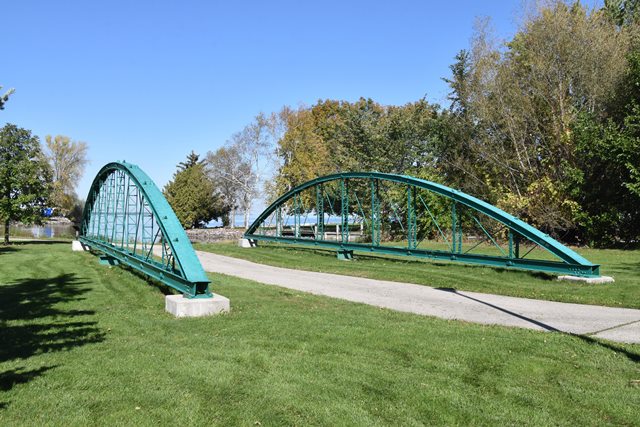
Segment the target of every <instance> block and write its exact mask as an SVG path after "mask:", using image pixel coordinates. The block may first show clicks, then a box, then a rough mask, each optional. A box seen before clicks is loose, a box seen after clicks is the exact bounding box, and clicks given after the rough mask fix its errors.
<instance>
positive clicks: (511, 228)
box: [245, 172, 600, 277]
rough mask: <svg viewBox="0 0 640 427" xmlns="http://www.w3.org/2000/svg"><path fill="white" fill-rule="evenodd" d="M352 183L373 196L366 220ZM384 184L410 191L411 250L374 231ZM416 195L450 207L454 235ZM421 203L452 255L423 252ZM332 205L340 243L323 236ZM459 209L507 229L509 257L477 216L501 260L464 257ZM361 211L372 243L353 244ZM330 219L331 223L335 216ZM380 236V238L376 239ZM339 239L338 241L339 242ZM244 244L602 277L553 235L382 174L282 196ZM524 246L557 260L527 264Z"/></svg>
mask: <svg viewBox="0 0 640 427" xmlns="http://www.w3.org/2000/svg"><path fill="white" fill-rule="evenodd" d="M354 181H357V182H360V184H359V187H360V188H363V185H362V182H363V181H364V182H365V183H368V184H367V185H365V186H364V187H368V188H370V191H369V192H368V193H367V194H366V198H365V200H367V203H368V206H369V208H370V209H369V211H370V212H369V213H368V214H365V212H364V209H363V207H362V204H361V203H360V199H358V197H357V194H356V195H355V199H354V198H353V197H351V199H350V194H351V193H350V190H349V188H350V183H351V182H354ZM331 183H333V184H334V189H336V193H337V196H335V197H334V202H335V203H333V204H332V203H331V198H329V197H326V196H327V195H326V194H325V191H324V187H325V186H327V185H328V184H331ZM381 183H393V184H396V185H400V186H403V187H405V188H406V198H405V200H406V209H405V210H404V211H403V213H404V215H403V217H404V218H403V219H404V223H405V224H406V234H407V238H406V240H407V244H406V246H404V247H395V246H392V245H387V244H382V243H381V242H380V230H379V229H378V230H377V231H376V228H379V226H380V222H381V218H380V215H381V212H380V205H381V200H380V185H381ZM314 189H315V193H316V202H315V206H314V207H313V209H307V208H305V207H302V208H301V205H300V203H301V202H300V200H301V194H303V193H304V192H306V193H307V199H313V197H309V195H308V193H309V190H311V192H313V190H314ZM416 189H418V190H426V191H427V192H428V193H430V194H432V195H437V196H439V197H442V198H444V199H446V200H448V201H449V203H450V205H451V207H452V213H451V214H452V215H451V221H450V222H451V233H450V234H448V236H447V234H445V233H444V232H443V231H442V228H441V227H440V226H439V225H438V222H437V220H436V218H435V216H434V215H433V212H432V210H433V209H430V208H429V206H428V203H425V201H424V199H423V198H422V196H421V195H420V194H416ZM383 196H384V195H383ZM361 197H362V196H361ZM355 201H357V204H358V205H359V206H358V207H357V208H356V207H355V206H354V202H355ZM325 202H329V206H327V203H325ZM418 202H420V203H422V205H423V207H424V208H425V209H424V210H423V211H424V212H426V213H428V215H429V216H430V217H431V219H432V220H433V221H432V222H433V223H434V224H435V226H436V227H437V230H438V232H439V234H440V235H441V236H442V238H443V239H444V240H447V243H449V244H450V245H451V246H450V249H448V250H439V249H424V248H421V247H420V245H419V242H418V239H417V236H418V221H417V219H418V218H417V213H416V212H417V211H416V204H418ZM332 205H339V206H340V212H339V213H338V212H334V213H335V214H336V217H338V222H339V224H338V225H337V227H336V238H335V239H328V238H327V236H326V233H325V231H324V229H325V228H326V227H325V225H326V224H324V223H325V221H326V215H325V213H326V212H325V211H326V208H327V207H330V209H331V210H333V206H332ZM456 207H464V208H466V209H468V210H470V211H471V212H474V213H479V214H481V215H483V216H484V217H486V218H489V219H490V220H491V221H494V222H495V223H497V224H500V225H501V226H502V227H503V229H504V230H506V231H507V235H508V253H507V252H506V251H505V250H503V249H502V248H501V247H500V245H499V244H498V243H497V239H496V238H495V236H491V235H490V233H489V232H488V231H487V229H486V227H484V226H483V225H482V224H481V223H480V221H478V219H477V218H476V217H475V216H473V215H472V216H470V217H469V218H471V217H473V218H474V221H475V223H477V225H478V227H477V229H478V233H479V234H481V235H482V234H483V233H484V235H486V236H483V238H484V239H486V241H487V242H489V241H491V242H492V243H493V244H494V245H495V246H496V247H497V248H498V249H500V251H501V254H500V255H496V254H477V253H470V251H467V252H464V251H463V242H462V240H463V239H462V238H463V230H462V229H461V227H462V224H461V220H460V216H459V214H458V215H456ZM283 210H285V211H287V212H288V213H289V214H291V216H293V218H294V225H293V232H290V233H288V234H287V233H284V234H283V232H282V231H283V230H284V229H286V227H287V224H286V222H285V223H283V222H282V212H283ZM357 210H359V211H360V212H359V213H357V215H356V216H360V217H361V218H362V220H363V221H365V222H368V223H369V226H368V228H369V234H370V236H369V239H370V241H368V242H366V243H363V242H357V241H352V239H350V238H349V232H350V228H351V226H350V225H349V222H350V215H351V216H353V213H354V211H357ZM305 211H307V213H308V212H315V216H316V222H315V224H316V225H315V231H314V235H313V237H312V236H311V235H310V234H309V233H307V236H306V237H305V236H303V235H301V233H300V226H301V218H300V213H301V212H305ZM424 212H423V213H424ZM476 215H477V214H476ZM274 216H275V229H274V228H273V226H271V225H266V221H267V220H268V219H269V218H272V219H273V217H274ZM329 217H331V215H330V216H329ZM305 222H306V221H305ZM472 223H473V222H472ZM401 225H402V223H401ZM270 227H271V228H270ZM404 229H405V227H403V230H404ZM480 230H481V231H480ZM376 233H378V234H377V235H376ZM338 234H340V235H339V236H338ZM447 237H449V239H447ZM245 238H247V239H250V240H252V241H258V240H264V241H276V242H285V243H298V244H308V245H314V246H320V247H327V248H336V249H337V250H338V251H339V253H340V252H341V253H346V252H349V251H353V250H357V251H367V252H378V253H383V254H391V255H409V256H416V257H422V258H431V259H441V260H449V261H460V262H467V263H475V264H483V265H490V266H494V267H505V268H519V269H525V270H536V271H544V272H550V273H564V274H572V275H579V276H585V277H598V276H599V275H600V272H599V267H600V266H599V265H596V264H592V263H591V262H589V261H588V260H587V259H585V258H583V257H582V256H580V255H579V254H578V253H576V252H575V251H573V250H572V249H570V248H568V247H567V246H565V245H563V244H561V243H560V242H558V241H557V240H555V239H553V238H552V237H550V236H549V235H547V234H545V233H543V232H541V231H540V230H538V229H536V228H535V227H532V226H531V225H529V224H527V223H526V222H524V221H522V220H520V219H519V218H516V217H515V216H513V215H510V214H508V213H507V212H505V211H503V210H501V209H499V208H497V207H495V206H493V205H491V204H489V203H487V202H485V201H482V200H480V199H478V198H476V197H473V196H471V195H469V194H466V193H464V192H462V191H459V190H455V189H453V188H450V187H447V186H444V185H442V184H438V183H435V182H431V181H427V180H424V179H420V178H415V177H412V176H408V175H395V174H386V173H380V172H349V173H339V174H333V175H328V176H324V177H320V178H316V179H313V180H311V181H308V182H306V183H304V184H301V185H299V186H297V187H295V188H293V189H291V190H290V191H288V192H287V193H285V194H283V195H282V196H280V197H279V198H278V199H277V200H276V201H274V202H273V203H272V204H271V205H270V206H268V207H267V208H266V209H265V210H264V211H263V212H262V213H261V214H260V215H259V216H258V217H257V219H256V220H255V221H254V222H253V223H252V224H251V225H250V227H249V228H248V229H247V231H246V233H245ZM449 240H450V242H449ZM521 244H529V245H531V244H532V245H534V247H536V246H537V247H538V248H542V249H543V250H544V251H545V252H546V253H548V254H551V255H553V256H554V257H555V259H548V257H546V258H545V257H543V258H542V259H527V258H525V257H524V256H521V254H520V251H519V248H520V245H521ZM474 249H475V248H474ZM525 256H526V255H525Z"/></svg>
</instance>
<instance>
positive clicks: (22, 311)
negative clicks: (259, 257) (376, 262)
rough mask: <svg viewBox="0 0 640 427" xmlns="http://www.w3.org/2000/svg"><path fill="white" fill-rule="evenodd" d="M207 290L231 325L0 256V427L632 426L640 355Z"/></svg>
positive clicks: (19, 253) (217, 287)
mask: <svg viewBox="0 0 640 427" xmlns="http://www.w3.org/2000/svg"><path fill="white" fill-rule="evenodd" d="M247 253H249V252H247ZM253 253H258V252H253ZM314 256H320V255H314ZM352 265H359V262H355V263H353V264H352ZM432 268H435V269H444V268H445V267H441V266H440V267H438V266H436V267H432ZM456 268H459V267H456ZM211 278H212V280H213V281H214V291H218V292H220V293H221V294H223V295H225V296H227V297H230V298H231V303H232V313H231V314H229V315H223V316H217V317H209V318H200V319H180V320H178V319H174V318H173V317H171V316H170V315H169V314H167V313H165V311H164V295H163V293H162V289H161V288H159V287H156V286H153V285H150V284H149V283H148V282H145V281H143V280H142V279H141V278H140V277H139V276H137V275H136V274H134V273H132V272H130V271H128V270H125V269H123V268H120V267H105V266H101V265H99V264H98V261H97V259H96V257H94V256H92V255H90V254H88V253H77V252H71V250H70V247H69V244H68V243H67V244H20V245H13V246H10V247H6V248H5V247H0V343H1V346H0V425H2V426H18V425H64V426H68V425H87V424H100V425H113V424H115V425H123V424H124V425H153V426H157V425H263V426H267V425H306V424H311V425H330V426H335V425H366V426H371V425H389V424H392V425H425V424H426V425H430V424H447V425H454V424H462V425H468V424H474V425H496V424H522V425H559V424H564V425H602V424H617V425H638V423H639V422H640V421H639V420H640V386H638V385H635V380H639V379H640V346H638V345H622V344H611V343H608V342H605V341H597V340H594V339H590V338H586V337H576V336H570V335H566V334H561V333H542V332H535V331H530V330H521V329H511V328H505V327H498V326H482V325H475V324H467V323H463V322H458V321H445V320H440V319H434V318H427V317H421V316H416V315H411V314H406V313H397V312H392V311H389V310H383V309H378V308H374V307H370V306H366V305H360V304H353V303H349V302H344V301H340V300H334V299H330V298H324V297H318V296H313V295H307V294H302V293H298V292H293V291H289V290H286V289H281V288H277V287H270V286H264V285H260V284H257V283H254V282H250V281H246V280H240V279H235V278H231V277H223V276H216V275H212V276H211Z"/></svg>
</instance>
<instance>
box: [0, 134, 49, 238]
mask: <svg viewBox="0 0 640 427" xmlns="http://www.w3.org/2000/svg"><path fill="white" fill-rule="evenodd" d="M50 182H51V171H50V168H49V165H48V164H47V160H46V158H45V155H44V153H43V152H42V149H41V147H40V141H39V140H38V138H37V137H35V136H32V135H31V132H30V131H28V130H26V129H22V128H18V127H17V126H15V125H12V124H7V125H5V126H4V127H3V128H2V129H0V221H2V222H3V223H4V243H5V244H8V243H9V225H10V223H11V221H20V222H23V223H26V224H29V223H34V222H36V223H37V222H39V221H40V219H41V218H42V209H43V208H44V207H45V206H46V201H47V197H48V195H49V191H50Z"/></svg>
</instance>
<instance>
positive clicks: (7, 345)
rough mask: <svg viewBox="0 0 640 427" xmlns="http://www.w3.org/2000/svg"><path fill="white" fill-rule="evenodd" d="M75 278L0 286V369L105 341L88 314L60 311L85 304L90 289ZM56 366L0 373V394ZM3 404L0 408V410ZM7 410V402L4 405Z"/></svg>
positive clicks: (61, 276)
mask: <svg viewBox="0 0 640 427" xmlns="http://www.w3.org/2000/svg"><path fill="white" fill-rule="evenodd" d="M85 283H86V281H84V280H83V279H80V278H78V277H76V276H75V274H61V275H59V276H57V277H52V278H46V279H23V280H19V281H17V282H14V283H12V284H8V285H3V286H0V324H2V327H1V328H0V342H1V343H2V346H0V363H2V362H6V361H11V360H16V359H22V360H25V361H28V359H29V358H31V357H32V356H35V355H39V354H42V353H50V352H56V351H68V350H71V349H73V348H76V347H80V346H83V345H85V344H90V343H98V342H101V341H103V340H104V333H103V332H101V331H100V330H99V329H98V327H97V326H96V325H97V322H95V321H90V320H87V316H93V315H94V314H95V312H94V311H92V310H63V309H62V308H60V307H59V305H60V304H64V303H68V302H71V301H79V300H82V299H84V297H82V295H83V294H85V293H86V292H88V291H89V288H86V287H83V286H82V285H83V284H85ZM56 366H57V365H53V366H46V367H41V368H38V369H28V368H22V367H21V368H16V369H11V370H8V371H5V372H0V390H3V391H8V390H11V388H13V387H14V386H15V385H17V384H24V383H27V382H29V381H31V380H32V379H34V378H36V377H38V376H40V375H42V374H44V373H45V372H47V371H48V370H50V369H53V368H55V367H56ZM1 405H2V403H0V406H1ZM5 405H6V402H5Z"/></svg>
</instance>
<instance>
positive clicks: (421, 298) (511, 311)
mask: <svg viewBox="0 0 640 427" xmlns="http://www.w3.org/2000/svg"><path fill="white" fill-rule="evenodd" d="M248 250H249V249H248ZM196 253H197V254H198V258H200V261H201V262H202V266H203V267H204V269H205V270H206V271H210V272H214V273H222V274H228V275H231V276H236V277H241V278H243V279H250V280H254V281H256V282H260V283H264V284H267V285H276V286H281V287H285V288H290V289H296V290H299V291H303V292H309V293H312V294H317V295H325V296H329V297H333V298H340V299H344V300H348V301H354V302H359V303H364V304H369V305H374V306H377V307H384V308H390V309H392V310H398V311H406V312H409V313H416V314H422V315H427V316H435V317H440V318H443V319H457V320H464V321H467V322H474V323H484V324H496V325H505V326H517V327H520V328H529V329H537V330H542V331H561V332H567V333H571V334H580V335H590V336H595V337H599V338H606V339H609V340H612V341H620V342H629V343H640V310H633V309H628V308H613V307H600V306H595V305H581V304H568V303H561V302H552V301H541V300H534V299H527V298H515V297H506V296H500V295H491V294H481V293H477V292H467V291H455V290H445V289H436V288H431V287H428V286H422V285H414V284H411V283H399V282H388V281H384V280H373V279H364V278H361V277H352V276H341V275H337V274H328V273H315V272H311V271H301V270H291V269H288V268H280V267H271V266H268V265H263V264H256V263H253V262H250V261H245V260H241V259H237V258H231V257H226V256H222V255H216V254H212V253H208V252H202V251H196ZM594 286H599V285H594ZM602 286H615V284H613V285H602Z"/></svg>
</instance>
